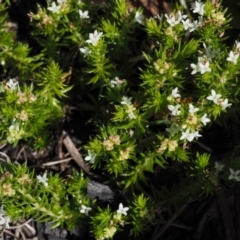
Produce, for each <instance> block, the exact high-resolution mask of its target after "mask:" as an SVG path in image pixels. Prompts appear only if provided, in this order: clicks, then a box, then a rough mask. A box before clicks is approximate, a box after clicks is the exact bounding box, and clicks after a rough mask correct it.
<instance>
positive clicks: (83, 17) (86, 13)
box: [79, 9, 89, 19]
mask: <svg viewBox="0 0 240 240" xmlns="http://www.w3.org/2000/svg"><path fill="white" fill-rule="evenodd" d="M79 16H80V18H81V19H85V18H89V15H88V11H84V12H83V11H82V10H81V9H80V10H79Z"/></svg>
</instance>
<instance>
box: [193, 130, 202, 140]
mask: <svg viewBox="0 0 240 240" xmlns="http://www.w3.org/2000/svg"><path fill="white" fill-rule="evenodd" d="M192 134H193V137H194V138H196V139H198V138H199V137H202V135H201V134H199V132H198V131H195V132H192Z"/></svg>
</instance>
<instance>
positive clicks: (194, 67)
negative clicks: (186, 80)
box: [190, 63, 200, 75]
mask: <svg viewBox="0 0 240 240" xmlns="http://www.w3.org/2000/svg"><path fill="white" fill-rule="evenodd" d="M190 66H191V68H192V69H193V71H192V72H191V74H192V75H193V74H196V73H197V72H199V70H200V69H199V65H198V64H194V63H191V64H190Z"/></svg>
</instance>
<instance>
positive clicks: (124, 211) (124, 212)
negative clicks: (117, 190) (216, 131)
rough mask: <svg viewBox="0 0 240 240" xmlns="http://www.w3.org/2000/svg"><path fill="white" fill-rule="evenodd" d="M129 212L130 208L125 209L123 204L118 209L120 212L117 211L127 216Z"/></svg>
mask: <svg viewBox="0 0 240 240" xmlns="http://www.w3.org/2000/svg"><path fill="white" fill-rule="evenodd" d="M128 210H129V208H128V207H123V204H122V203H120V204H119V207H118V210H117V213H118V214H123V215H127V211H128Z"/></svg>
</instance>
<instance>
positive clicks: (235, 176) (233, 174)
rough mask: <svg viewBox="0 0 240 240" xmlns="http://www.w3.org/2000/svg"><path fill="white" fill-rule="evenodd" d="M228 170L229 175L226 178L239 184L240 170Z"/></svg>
mask: <svg viewBox="0 0 240 240" xmlns="http://www.w3.org/2000/svg"><path fill="white" fill-rule="evenodd" d="M229 170H230V175H229V177H228V179H229V180H232V179H235V180H236V181H238V182H240V177H239V174H240V170H237V171H234V170H233V169H231V168H230V169H229Z"/></svg>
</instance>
